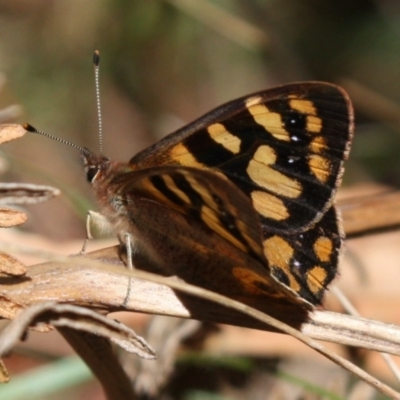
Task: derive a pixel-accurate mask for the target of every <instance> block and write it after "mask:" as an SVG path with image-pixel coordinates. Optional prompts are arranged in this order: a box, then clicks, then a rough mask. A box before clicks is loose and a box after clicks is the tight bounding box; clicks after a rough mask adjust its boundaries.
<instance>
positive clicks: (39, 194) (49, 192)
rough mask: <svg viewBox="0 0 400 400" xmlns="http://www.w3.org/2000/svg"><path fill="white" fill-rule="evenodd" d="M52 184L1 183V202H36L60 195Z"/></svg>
mask: <svg viewBox="0 0 400 400" xmlns="http://www.w3.org/2000/svg"><path fill="white" fill-rule="evenodd" d="M59 194H60V190H59V189H56V188H53V187H52V186H45V185H34V184H31V183H0V204H36V203H40V202H42V201H46V200H49V199H51V198H52V197H54V196H58V195H59Z"/></svg>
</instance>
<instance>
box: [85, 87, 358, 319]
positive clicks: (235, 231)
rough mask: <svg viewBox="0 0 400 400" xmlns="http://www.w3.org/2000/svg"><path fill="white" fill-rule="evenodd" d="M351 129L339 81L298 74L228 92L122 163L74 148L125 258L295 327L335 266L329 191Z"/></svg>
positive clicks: (335, 224) (335, 229) (336, 237)
mask: <svg viewBox="0 0 400 400" xmlns="http://www.w3.org/2000/svg"><path fill="white" fill-rule="evenodd" d="M352 136H353V110H352V106H351V102H350V100H349V98H348V96H347V94H346V93H345V91H344V90H343V89H341V88H340V87H338V86H335V85H332V84H329V83H323V82H304V83H293V84H288V85H284V86H280V87H276V88H273V89H269V90H265V91H261V92H258V93H254V94H251V95H248V96H245V97H242V98H239V99H237V100H234V101H231V102H228V103H226V104H224V105H222V106H220V107H218V108H216V109H214V110H213V111H211V112H209V113H207V114H205V115H204V116H202V117H201V118H199V119H197V120H196V121H194V122H192V123H191V124H189V125H187V126H185V127H183V128H181V129H179V130H177V131H176V132H174V133H172V134H170V135H168V136H166V137H165V138H163V139H161V140H160V141H158V142H157V143H155V144H154V145H152V146H150V147H149V148H147V149H145V150H143V151H141V152H139V153H138V154H137V155H135V156H134V157H133V158H132V159H131V160H130V161H129V162H128V163H122V162H117V161H113V160H110V159H108V158H107V157H105V156H103V155H100V156H97V155H95V154H94V153H92V152H91V151H89V150H88V149H86V148H84V149H83V150H82V151H81V157H82V159H83V163H84V167H85V172H86V176H87V179H88V181H89V182H90V184H91V186H92V188H93V191H94V193H95V196H96V198H97V200H98V203H99V206H100V210H101V213H102V214H103V215H104V216H105V217H106V218H107V219H108V220H109V222H110V223H111V224H112V226H113V227H114V229H115V231H116V232H118V233H121V232H124V233H129V235H130V236H131V237H132V238H133V247H134V251H133V255H132V257H133V262H134V264H135V265H138V266H142V265H143V266H146V267H150V268H151V269H153V270H155V271H158V272H160V273H162V274H165V275H176V276H178V277H180V278H182V279H183V280H185V281H187V282H189V283H193V284H195V285H197V286H201V287H204V288H206V289H209V290H213V291H215V292H218V293H220V294H223V295H226V296H228V297H230V298H233V299H235V300H239V301H242V302H244V303H245V304H248V305H251V306H254V307H256V308H258V309H260V310H262V311H264V312H266V313H268V314H269V315H271V316H273V317H276V318H278V319H280V320H282V321H284V322H287V323H289V324H290V325H292V326H298V325H299V324H300V323H302V322H304V320H305V319H306V318H307V315H308V313H309V312H310V311H311V310H312V309H313V308H314V307H315V306H316V305H319V304H321V302H322V299H323V296H324V292H325V290H326V288H327V287H328V285H329V284H330V283H331V281H332V280H333V279H334V278H335V277H336V275H337V272H338V260H339V257H340V254H341V249H342V244H343V238H344V235H343V231H342V227H341V222H340V218H339V215H338V211H337V210H336V208H335V205H334V199H335V193H336V191H337V188H338V186H339V185H340V181H341V177H342V174H343V163H344V161H345V160H346V159H347V157H348V154H349V150H350V145H351V140H352Z"/></svg>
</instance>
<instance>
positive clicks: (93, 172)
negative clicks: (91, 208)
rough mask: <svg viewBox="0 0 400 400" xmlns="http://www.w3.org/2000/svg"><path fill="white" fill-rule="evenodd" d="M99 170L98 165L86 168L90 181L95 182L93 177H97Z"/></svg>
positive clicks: (87, 177)
mask: <svg viewBox="0 0 400 400" xmlns="http://www.w3.org/2000/svg"><path fill="white" fill-rule="evenodd" d="M98 172H99V168H98V167H89V168H88V169H87V170H86V179H87V180H88V182H89V183H91V182H93V179H94V178H95V177H96V175H97V173H98Z"/></svg>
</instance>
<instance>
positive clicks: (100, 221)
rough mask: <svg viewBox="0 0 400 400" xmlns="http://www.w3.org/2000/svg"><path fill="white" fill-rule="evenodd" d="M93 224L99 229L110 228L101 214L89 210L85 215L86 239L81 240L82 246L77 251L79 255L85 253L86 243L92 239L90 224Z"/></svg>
mask: <svg viewBox="0 0 400 400" xmlns="http://www.w3.org/2000/svg"><path fill="white" fill-rule="evenodd" d="M93 224H94V225H95V226H96V227H98V228H99V229H101V230H109V231H111V230H112V228H111V225H110V223H109V222H108V221H107V219H106V218H105V217H104V216H103V215H101V214H100V213H98V212H96V211H92V210H89V211H88V212H87V216H86V239H85V241H84V242H83V245H82V248H81V250H80V252H79V254H80V255H84V254H85V253H86V247H87V244H88V242H89V240H92V239H93V236H92V232H91V226H92V225H93Z"/></svg>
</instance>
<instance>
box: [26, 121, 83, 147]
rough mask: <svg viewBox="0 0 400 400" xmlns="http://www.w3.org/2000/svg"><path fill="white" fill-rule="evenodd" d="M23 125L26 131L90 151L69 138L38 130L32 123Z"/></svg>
mask: <svg viewBox="0 0 400 400" xmlns="http://www.w3.org/2000/svg"><path fill="white" fill-rule="evenodd" d="M22 127H23V128H24V129H25V130H26V131H28V132H32V133H37V134H38V135H42V136H46V137H48V138H49V139H53V140H55V141H57V142H60V143H63V144H66V145H67V146H70V147H73V148H74V149H78V150H80V151H82V152H84V153H87V152H88V150H87V149H85V148H84V147H81V146H78V145H77V144H74V143H72V142H69V141H68V140H65V139H60V138H58V137H57V136H53V135H50V134H49V133H46V132H42V131H38V130H37V129H36V128H34V127H33V126H32V125H30V124H23V125H22Z"/></svg>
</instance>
